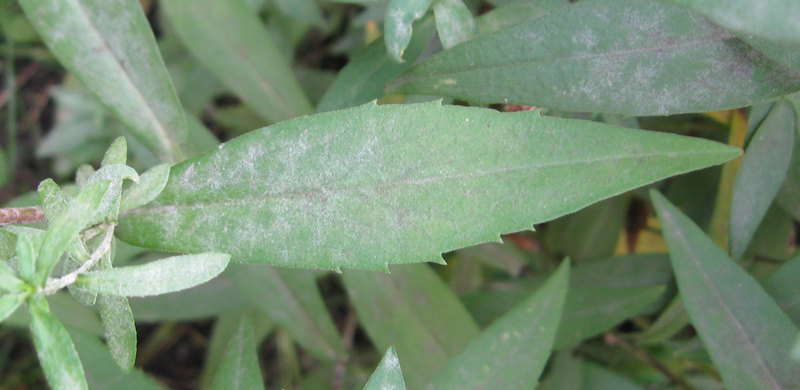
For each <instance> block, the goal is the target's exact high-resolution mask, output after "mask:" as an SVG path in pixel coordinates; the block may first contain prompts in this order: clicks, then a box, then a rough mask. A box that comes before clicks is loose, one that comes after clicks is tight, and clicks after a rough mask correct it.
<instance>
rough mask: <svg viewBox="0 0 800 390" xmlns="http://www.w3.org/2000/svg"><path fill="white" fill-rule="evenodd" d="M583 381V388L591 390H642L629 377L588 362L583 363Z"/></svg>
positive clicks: (642, 389)
mask: <svg viewBox="0 0 800 390" xmlns="http://www.w3.org/2000/svg"><path fill="white" fill-rule="evenodd" d="M583 383H584V386H585V387H584V388H585V389H592V390H644V388H643V387H641V386H639V385H637V384H636V383H634V382H632V381H631V380H630V379H628V378H625V377H624V376H622V375H620V374H618V373H616V372H614V371H611V370H609V369H607V368H605V367H603V366H600V365H597V364H594V363H589V362H584V363H583Z"/></svg>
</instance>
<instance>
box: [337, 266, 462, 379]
mask: <svg viewBox="0 0 800 390" xmlns="http://www.w3.org/2000/svg"><path fill="white" fill-rule="evenodd" d="M342 279H343V280H344V285H345V288H346V289H347V294H348V296H349V297H350V300H351V302H352V303H353V306H354V307H355V309H356V313H358V318H359V322H360V323H361V325H362V326H363V327H364V330H366V332H367V335H369V338H370V340H372V343H373V344H374V345H375V347H376V348H378V349H379V350H384V349H388V348H389V347H391V346H394V348H395V349H396V351H397V355H398V356H400V357H401V358H402V359H403V362H404V363H403V371H404V374H405V379H406V383H407V384H408V387H409V388H412V389H417V388H421V387H422V386H424V385H425V384H427V383H428V382H430V380H431V379H432V378H433V377H434V376H435V375H436V372H437V371H439V369H440V368H441V367H443V366H444V365H445V364H446V363H447V361H448V360H450V358H451V357H453V356H455V355H456V354H458V352H460V351H461V350H462V349H463V348H464V346H465V345H467V343H468V342H469V341H470V340H471V339H472V338H474V337H475V336H477V335H478V326H477V325H476V324H475V321H473V320H472V317H470V315H469V313H468V312H467V311H466V310H465V309H464V306H462V305H461V303H460V302H459V301H458V298H457V297H456V296H455V294H454V293H453V292H452V291H451V290H450V289H449V288H448V287H447V285H445V284H444V282H442V280H441V279H440V278H439V276H438V275H436V273H435V272H433V270H431V268H430V266H428V265H427V264H415V265H404V266H395V267H392V268H391V274H384V273H378V272H370V271H355V270H347V271H345V272H344V273H343V274H342Z"/></svg>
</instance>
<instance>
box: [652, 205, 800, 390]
mask: <svg viewBox="0 0 800 390" xmlns="http://www.w3.org/2000/svg"><path fill="white" fill-rule="evenodd" d="M651 198H652V200H653V204H654V205H655V208H656V211H657V212H658V216H659V220H660V221H661V228H662V230H663V233H664V238H665V239H666V241H667V245H668V246H669V251H670V258H671V259H672V267H673V269H674V271H675V277H676V279H677V281H678V288H679V289H680V291H681V296H682V298H683V303H684V305H685V306H686V311H687V312H688V314H689V318H690V319H691V321H692V325H694V327H695V329H696V330H697V332H698V333H699V334H700V338H701V339H702V340H703V344H704V345H705V347H706V349H707V350H708V352H709V353H710V354H711V358H712V359H713V360H714V363H715V365H716V367H717V369H719V372H720V375H721V376H722V380H723V382H724V383H725V387H726V388H727V389H729V390H739V389H741V390H751V389H772V390H777V389H781V390H789V389H798V388H800V363H798V362H796V361H793V360H792V359H790V358H789V350H790V348H791V346H792V342H793V341H794V338H795V336H797V327H795V326H794V324H793V323H792V322H791V320H790V319H789V317H787V316H786V315H785V314H784V313H783V312H781V309H780V308H779V307H778V305H777V304H776V303H775V301H773V300H772V298H770V297H769V295H767V293H766V292H764V290H763V289H762V288H761V286H759V284H758V282H756V281H755V279H753V278H752V277H751V276H750V275H748V274H747V273H746V272H745V271H744V270H743V269H742V268H741V267H739V265H737V264H736V263H735V262H734V261H733V260H731V259H730V258H729V257H728V256H726V255H725V254H724V253H722V251H721V250H720V249H719V248H717V246H716V245H715V244H714V242H712V241H711V239H710V238H708V236H706V235H705V233H703V231H702V230H700V228H698V227H697V225H695V224H694V223H693V222H692V221H691V220H690V219H689V218H688V217H686V216H685V215H683V214H682V213H681V212H680V211H678V209H677V208H675V206H673V205H672V204H670V203H669V201H667V200H666V199H665V198H664V197H663V196H662V195H661V194H659V193H658V192H655V191H653V192H651Z"/></svg>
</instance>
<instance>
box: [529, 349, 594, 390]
mask: <svg viewBox="0 0 800 390" xmlns="http://www.w3.org/2000/svg"><path fill="white" fill-rule="evenodd" d="M583 364H584V362H583V360H582V359H581V358H579V357H577V356H573V355H572V351H559V352H556V353H555V354H553V358H552V359H551V360H550V363H549V367H548V368H547V374H546V376H545V377H544V378H543V379H542V381H541V383H539V385H538V386H536V390H581V389H583V388H584V387H583V375H580V374H581V373H582V372H583ZM592 390H594V389H592Z"/></svg>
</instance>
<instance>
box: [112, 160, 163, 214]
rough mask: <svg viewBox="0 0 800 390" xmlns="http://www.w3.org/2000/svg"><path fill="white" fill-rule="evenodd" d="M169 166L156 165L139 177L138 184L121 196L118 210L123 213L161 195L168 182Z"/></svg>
mask: <svg viewBox="0 0 800 390" xmlns="http://www.w3.org/2000/svg"><path fill="white" fill-rule="evenodd" d="M169 169H170V165H169V164H161V165H156V166H154V167H152V168H150V169H148V170H147V171H146V172H145V173H143V174H142V176H140V177H139V183H138V184H137V185H135V186H133V187H132V188H131V189H129V190H127V191H126V192H125V193H124V194H122V199H121V200H120V203H119V210H120V211H125V210H130V209H132V208H135V207H139V206H142V205H144V204H147V203H148V202H150V201H152V200H153V199H155V198H156V196H158V194H160V193H161V191H162V190H163V189H164V186H166V185H167V180H169Z"/></svg>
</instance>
